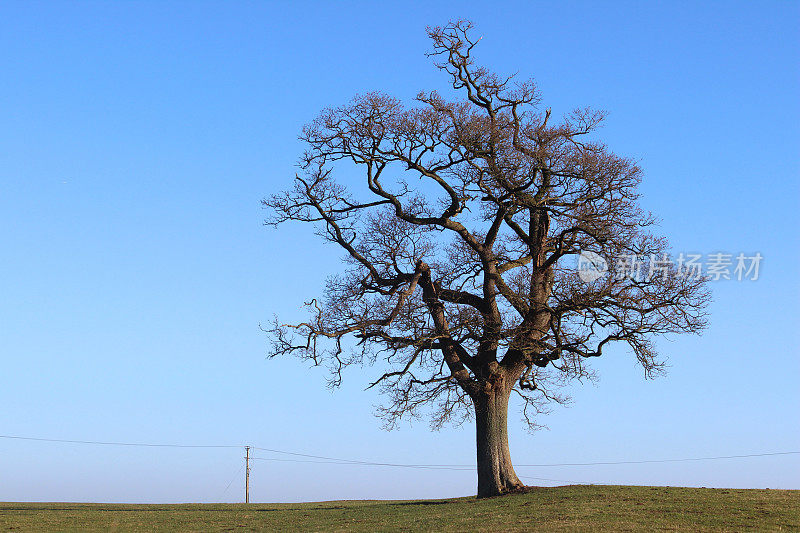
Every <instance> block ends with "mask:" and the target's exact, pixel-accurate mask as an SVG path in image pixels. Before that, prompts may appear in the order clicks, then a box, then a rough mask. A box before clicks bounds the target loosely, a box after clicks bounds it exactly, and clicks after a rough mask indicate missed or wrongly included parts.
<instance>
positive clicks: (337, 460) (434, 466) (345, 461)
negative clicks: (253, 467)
mask: <svg viewBox="0 0 800 533" xmlns="http://www.w3.org/2000/svg"><path fill="white" fill-rule="evenodd" d="M0 438H2V439H15V440H26V441H38V442H54V443H65V444H93V445H102V446H141V447H149V448H244V447H245V445H235V444H173V443H169V444H165V443H144V442H111V441H93V440H69V439H50V438H40V437H23V436H19V435H0ZM251 448H252V449H254V450H261V451H265V452H270V453H277V454H283V455H292V456H295V457H306V458H310V459H321V460H322V461H321V462H327V463H331V464H336V463H338V464H355V465H369V466H392V467H404V468H431V469H461V468H475V465H470V464H405V463H381V462H373V461H360V460H355V459H342V458H339V457H327V456H324V455H312V454H307V453H299V452H289V451H285V450H276V449H274V448H262V447H258V446H251ZM797 454H800V451H786V452H765V453H750V454H742V455H719V456H712V457H683V458H677V459H645V460H638V461H595V462H586V463H539V464H518V465H515V467H520V468H524V467H536V468H539V467H553V466H600V465H625V464H645V463H676V462H686V461H716V460H722V459H743V458H749V457H768V456H778V455H797ZM252 459H258V460H262V461H277V460H279V459H276V458H266V457H253V458H252ZM284 461H287V460H286V459H284ZM295 462H312V461H299V460H296V461H295ZM542 479H544V478H542Z"/></svg>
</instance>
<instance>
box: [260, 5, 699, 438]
mask: <svg viewBox="0 0 800 533" xmlns="http://www.w3.org/2000/svg"><path fill="white" fill-rule="evenodd" d="M428 35H429V37H430V39H431V41H432V43H433V50H432V52H431V53H430V54H429V55H430V56H431V57H432V58H433V59H434V62H435V65H436V66H437V68H439V69H440V70H441V71H442V72H444V73H445V74H446V75H447V76H448V78H449V80H450V82H451V84H452V87H453V89H454V90H455V91H456V93H457V94H459V95H461V99H458V100H453V101H451V100H448V99H446V98H445V97H443V96H442V95H440V94H439V93H437V92H429V93H420V94H419V95H418V96H417V98H416V101H415V102H414V105H412V106H405V105H404V104H403V103H402V102H400V101H399V100H397V99H395V98H392V97H390V96H388V95H385V94H382V93H368V94H364V95H360V96H356V97H355V98H354V99H353V100H352V101H351V102H350V103H348V104H346V105H343V106H340V107H335V108H330V109H327V110H324V111H323V112H322V113H321V114H320V115H319V116H318V117H317V119H316V120H314V121H313V122H312V123H311V124H309V125H307V126H306V127H305V128H304V129H303V132H302V135H301V139H302V140H303V141H304V142H305V144H306V146H307V150H306V151H305V153H304V154H303V156H302V158H301V161H300V168H301V172H300V173H298V174H297V175H296V176H295V180H294V185H293V187H292V188H291V189H290V190H288V191H285V192H283V193H279V194H276V195H273V196H271V197H269V198H267V199H265V200H264V205H265V206H266V207H268V208H269V210H270V217H269V218H268V220H267V222H268V223H269V224H274V225H278V224H281V223H284V222H287V221H300V222H310V223H313V224H315V226H316V228H317V231H318V233H319V235H321V236H322V237H323V238H324V239H326V240H327V241H329V242H332V243H334V244H336V245H338V246H339V247H341V248H342V249H343V251H344V252H345V256H346V260H347V263H348V266H347V268H346V269H345V271H344V272H342V273H339V274H338V275H334V276H332V277H330V278H329V280H328V283H327V286H326V290H325V294H324V296H323V297H322V298H321V299H319V300H314V301H312V302H310V303H309V304H308V306H309V309H310V310H311V315H310V317H309V319H308V320H307V321H305V322H303V323H300V324H282V323H280V322H279V321H277V319H276V321H275V322H274V323H273V324H272V325H271V326H270V327H269V328H268V331H269V332H270V334H271V335H272V339H273V344H272V351H271V355H278V354H287V353H295V354H297V355H300V356H301V357H304V358H308V359H310V360H312V361H313V362H314V363H315V364H328V365H330V367H331V370H332V377H331V384H332V385H338V384H339V383H340V382H341V377H342V369H343V368H344V367H345V366H347V365H349V364H354V363H356V364H364V363H374V362H376V361H377V360H378V359H379V358H380V359H382V360H384V362H385V363H386V364H387V365H388V367H389V368H388V371H387V372H385V373H384V374H383V375H381V376H380V377H379V378H378V379H377V380H376V381H375V382H374V383H373V385H379V386H381V387H382V388H383V389H384V390H385V391H387V392H389V393H390V397H391V401H390V404H389V405H387V406H385V407H384V408H383V410H382V414H383V415H384V416H385V417H386V418H387V420H388V421H389V422H390V423H393V422H394V421H396V420H397V419H398V418H399V417H401V416H403V415H404V414H407V413H409V414H412V415H414V414H416V413H417V412H418V411H419V410H420V409H421V408H422V407H424V406H426V405H429V404H431V403H433V404H435V405H436V407H437V410H436V411H435V414H434V416H433V425H434V426H439V425H441V424H442V423H444V422H446V421H448V420H451V419H454V417H456V418H455V420H461V419H463V418H462V417H463V416H466V414H467V413H469V409H462V408H464V407H468V406H469V403H470V400H471V399H474V398H475V397H476V396H477V395H481V394H487V393H489V392H491V391H493V390H503V391H505V392H506V393H510V392H511V391H516V392H517V393H519V395H520V396H521V397H522V398H523V399H524V400H525V404H524V405H525V407H524V411H523V412H524V414H525V418H526V420H528V422H529V423H530V424H532V425H533V424H535V421H534V419H533V418H532V417H530V416H529V414H535V413H536V412H539V411H541V410H542V409H543V408H544V405H545V404H546V402H547V401H549V400H555V401H563V400H564V396H562V395H560V394H559V393H558V388H559V386H560V385H563V384H564V383H566V382H567V381H569V380H570V379H572V378H581V377H588V376H590V375H591V373H590V370H589V368H588V366H587V364H586V361H587V359H589V358H592V357H597V356H600V355H602V353H603V350H604V348H605V347H606V345H608V344H610V343H625V344H627V345H628V346H629V347H630V348H631V349H632V351H633V353H634V354H635V356H636V358H637V359H638V361H639V363H640V364H641V366H642V367H643V369H644V371H645V373H646V374H647V375H648V376H649V375H652V374H653V373H657V372H659V371H660V370H661V369H662V367H663V361H662V360H661V359H660V358H659V357H658V354H657V353H656V351H655V350H654V346H653V337H654V336H657V335H662V334H667V333H680V332H692V333H697V332H699V331H700V330H702V328H703V327H704V326H705V321H704V313H703V309H704V307H705V305H706V303H707V300H708V293H707V291H706V288H705V280H704V279H693V278H689V277H686V276H681V275H679V273H678V272H676V271H675V270H674V268H671V267H666V268H663V269H661V270H660V271H659V275H657V276H650V277H648V278H647V279H637V278H636V277H632V276H622V275H616V274H618V273H615V272H614V268H613V265H615V264H618V259H619V258H620V257H623V256H635V257H639V258H644V261H645V264H644V268H645V269H647V268H648V264H649V263H648V262H649V261H656V260H657V259H660V258H662V257H664V254H666V253H667V252H668V243H667V241H666V239H665V238H663V237H660V236H657V235H655V234H654V233H653V232H652V229H653V225H654V224H655V222H656V221H655V219H654V217H653V216H652V215H651V214H649V213H647V212H644V211H643V210H642V209H641V208H640V207H639V206H638V197H639V195H638V192H637V189H638V185H639V183H640V181H641V178H642V170H641V168H640V167H639V166H638V165H637V164H636V162H635V161H633V160H632V159H630V158H626V157H621V156H619V155H616V154H614V153H613V152H611V151H610V150H609V149H608V147H606V146H605V145H604V144H602V143H600V142H598V141H597V140H593V139H592V135H591V134H592V133H593V132H595V131H596V130H597V128H598V127H599V126H600V125H601V123H602V121H603V119H604V117H605V114H604V113H603V112H600V111H593V110H591V109H588V108H587V109H579V110H576V111H573V112H572V113H569V114H567V115H566V116H565V117H563V118H562V119H561V120H560V121H556V120H555V119H554V118H553V117H552V116H551V110H550V109H544V110H543V109H542V108H541V107H540V105H539V103H540V95H539V93H538V91H537V89H536V86H535V85H534V83H533V81H531V80H528V81H523V82H518V81H517V80H516V79H514V77H508V78H502V77H499V76H497V75H496V74H494V73H492V72H490V71H489V70H487V69H485V68H482V67H479V66H476V65H475V64H474V62H473V49H474V47H475V46H476V45H477V42H478V40H476V39H474V38H473V36H472V27H471V24H470V23H468V22H464V21H459V22H455V23H451V24H448V25H447V26H444V27H435V28H429V29H428ZM342 168H346V169H347V170H349V171H351V172H356V173H359V174H361V176H362V177H361V178H360V179H359V180H358V182H359V185H360V186H359V185H356V186H355V187H354V186H350V187H345V186H344V185H342V184H341V182H339V181H336V180H335V179H334V170H338V169H342ZM412 178H413V179H416V182H414V184H413V185H412V184H411V179H412ZM354 188H355V189H358V190H357V191H355V190H353V189H354ZM356 192H357V193H358V194H356ZM581 253H583V254H585V255H588V256H591V257H595V258H602V260H604V261H605V262H606V263H607V264H608V265H612V271H611V272H610V273H609V275H606V276H601V277H599V278H598V279H595V280H593V281H588V282H587V281H584V280H582V279H581V277H580V276H579V273H578V271H577V269H576V268H575V258H576V256H577V255H579V254H581ZM348 338H352V339H353V342H348V341H347V339H348ZM530 409H533V411H532V412H531V411H530Z"/></svg>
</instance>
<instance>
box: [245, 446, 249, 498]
mask: <svg viewBox="0 0 800 533" xmlns="http://www.w3.org/2000/svg"><path fill="white" fill-rule="evenodd" d="M244 451H245V456H244V461H245V463H244V465H245V466H244V503H250V446H245V447H244Z"/></svg>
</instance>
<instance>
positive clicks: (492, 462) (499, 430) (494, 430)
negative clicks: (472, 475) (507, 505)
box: [472, 387, 525, 498]
mask: <svg viewBox="0 0 800 533" xmlns="http://www.w3.org/2000/svg"><path fill="white" fill-rule="evenodd" d="M504 389H505V388H504V387H497V388H493V389H492V390H491V391H489V392H481V393H479V394H477V395H475V396H474V397H473V399H472V401H473V404H474V405H475V429H476V436H477V445H478V498H486V497H489V496H498V495H500V494H507V493H509V492H515V491H518V490H520V489H522V488H524V487H525V485H523V484H522V482H521V481H520V480H519V478H518V477H517V474H516V473H515V472H514V467H513V466H512V464H511V452H510V451H509V449H508V397H509V394H510V391H506V390H504Z"/></svg>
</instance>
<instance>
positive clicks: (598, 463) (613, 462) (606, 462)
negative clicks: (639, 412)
mask: <svg viewBox="0 0 800 533" xmlns="http://www.w3.org/2000/svg"><path fill="white" fill-rule="evenodd" d="M796 454H800V451H797V452H769V453H748V454H744V455H719V456H716V457H684V458H681V459H646V460H642V461H598V462H593V463H547V464H529V465H515V466H535V467H541V466H596V465H636V464H644V463H680V462H685V461H716V460H718V459H743V458H746V457H767V456H771V455H796Z"/></svg>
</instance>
